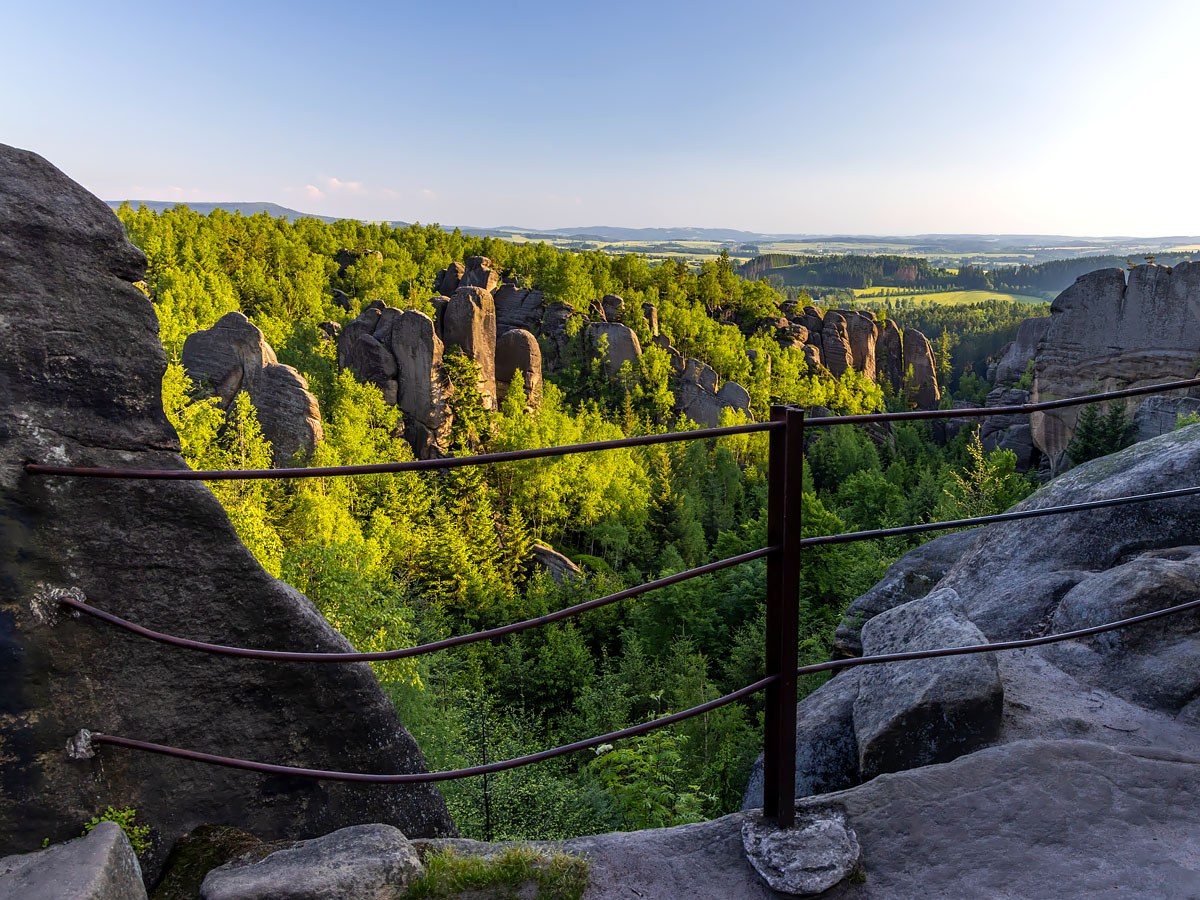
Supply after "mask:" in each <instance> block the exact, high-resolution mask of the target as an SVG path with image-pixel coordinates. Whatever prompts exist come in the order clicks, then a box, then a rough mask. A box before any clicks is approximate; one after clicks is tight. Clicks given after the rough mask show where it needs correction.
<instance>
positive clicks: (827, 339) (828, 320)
mask: <svg viewBox="0 0 1200 900" xmlns="http://www.w3.org/2000/svg"><path fill="white" fill-rule="evenodd" d="M821 361H822V362H823V363H824V364H825V368H827V369H828V370H829V371H830V372H831V373H833V377H834V378H840V377H841V376H842V373H843V372H845V371H846V370H847V369H849V368H850V367H851V366H852V365H853V364H854V353H853V352H852V351H851V349H850V333H849V331H848V330H847V328H846V318H845V316H843V315H842V314H841V313H840V312H836V311H834V310H830V311H829V312H827V313H826V314H825V319H824V323H823V325H822V328H821Z"/></svg>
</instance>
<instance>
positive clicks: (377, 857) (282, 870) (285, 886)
mask: <svg viewBox="0 0 1200 900" xmlns="http://www.w3.org/2000/svg"><path fill="white" fill-rule="evenodd" d="M423 874H425V867H424V866H423V865H422V864H421V860H420V859H419V858H418V857H417V852H416V851H415V850H414V849H413V846H412V844H410V843H409V842H408V839H407V838H405V836H404V833H403V832H401V831H400V830H399V829H396V828H392V827H391V826H390V825H355V826H351V827H349V828H342V829H340V830H338V831H335V832H333V833H332V834H327V835H323V836H322V837H319V838H313V839H312V840H308V841H300V842H299V843H298V844H296V845H295V846H294V847H290V848H288V849H285V850H277V851H276V852H274V853H272V854H270V855H268V856H267V857H265V858H264V859H261V860H257V861H251V860H234V861H231V862H228V863H226V864H225V865H223V866H220V867H219V868H216V869H213V870H212V871H211V872H209V873H208V875H207V877H205V879H204V883H203V884H202V885H201V887H200V898H201V900H277V898H286V900H401V898H403V897H404V896H405V894H406V893H407V889H408V887H409V886H410V885H411V884H412V883H413V882H414V881H416V880H417V879H418V878H420V877H421V876H422V875H423Z"/></svg>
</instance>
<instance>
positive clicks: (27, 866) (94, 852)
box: [0, 822, 146, 900]
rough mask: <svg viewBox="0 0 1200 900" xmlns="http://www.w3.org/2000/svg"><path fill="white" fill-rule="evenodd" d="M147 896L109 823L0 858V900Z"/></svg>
mask: <svg viewBox="0 0 1200 900" xmlns="http://www.w3.org/2000/svg"><path fill="white" fill-rule="evenodd" d="M65 898H70V900H146V888H145V885H143V884H142V869H141V867H140V866H139V865H138V861H137V857H136V856H135V855H134V853H133V848H132V847H131V846H129V840H128V839H127V838H126V837H125V833H124V832H123V831H121V826H120V825H117V824H116V823H114V822H101V823H100V824H99V825H97V826H96V827H95V828H93V829H92V830H91V832H90V833H89V834H88V835H87V837H83V838H77V839H75V840H73V841H68V842H67V843H65V844H55V845H54V846H53V847H49V848H47V849H45V850H41V851H39V852H37V853H25V854H22V855H19V856H6V857H4V858H3V859H0V900H65Z"/></svg>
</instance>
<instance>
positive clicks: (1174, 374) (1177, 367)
mask: <svg viewBox="0 0 1200 900" xmlns="http://www.w3.org/2000/svg"><path fill="white" fill-rule="evenodd" d="M1127 274H1128V282H1126V276H1127ZM1198 353H1200V263H1194V262H1184V263H1180V264H1179V265H1177V266H1175V267H1174V268H1168V267H1166V266H1156V265H1143V266H1135V267H1134V268H1133V269H1132V270H1131V271H1129V272H1128V273H1126V272H1125V271H1124V270H1122V269H1101V270H1100V271H1097V272H1092V273H1090V274H1088V275H1083V276H1081V277H1080V278H1078V279H1076V281H1075V283H1074V284H1073V285H1071V286H1070V287H1069V288H1067V289H1066V290H1065V291H1063V292H1062V293H1061V294H1059V295H1058V297H1057V298H1056V299H1055V301H1054V303H1053V304H1051V307H1050V319H1049V322H1048V323H1047V324H1046V326H1045V333H1044V335H1043V337H1042V340H1041V342H1040V345H1039V350H1038V353H1037V356H1036V357H1035V360H1034V383H1033V399H1034V400H1036V401H1042V400H1055V399H1058V398H1061V397H1074V396H1078V395H1081V394H1088V393H1094V392H1096V391H1111V390H1119V389H1121V388H1125V387H1137V386H1140V385H1145V384H1154V383H1156V382H1162V381H1170V380H1172V379H1184V378H1191V377H1193V376H1194V375H1195V374H1196V369H1197V355H1198ZM1141 402H1142V398H1130V400H1129V402H1128V403H1127V406H1126V410H1127V411H1128V412H1133V411H1134V410H1135V409H1136V408H1137V407H1138V406H1139V405H1140V404H1141ZM1080 409H1081V407H1077V406H1076V407H1067V408H1064V409H1057V410H1049V411H1046V412H1040V413H1034V415H1033V417H1032V419H1031V425H1032V430H1033V440H1034V442H1035V443H1036V444H1037V446H1038V448H1039V449H1040V450H1041V451H1042V452H1043V453H1045V454H1046V455H1047V456H1048V457H1049V458H1050V460H1051V463H1052V465H1054V467H1055V468H1056V469H1057V468H1060V467H1061V465H1062V463H1063V454H1064V452H1065V450H1066V447H1067V444H1069V443H1070V441H1071V436H1072V434H1073V431H1074V427H1075V421H1076V419H1077V417H1078V415H1079V410H1080Z"/></svg>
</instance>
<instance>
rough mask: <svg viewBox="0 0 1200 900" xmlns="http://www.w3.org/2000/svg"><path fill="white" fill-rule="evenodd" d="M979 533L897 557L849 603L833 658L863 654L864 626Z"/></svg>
mask: <svg viewBox="0 0 1200 900" xmlns="http://www.w3.org/2000/svg"><path fill="white" fill-rule="evenodd" d="M978 537H979V532H978V531H956V532H952V533H951V534H944V535H942V536H941V537H936V538H934V539H933V540H932V541H929V542H927V543H924V544H922V545H921V546H920V547H917V548H916V549H915V550H910V551H909V552H908V553H906V554H904V555H903V556H902V557H900V559H898V560H896V562H894V563H893V564H892V566H891V568H889V569H888V570H887V574H885V575H884V576H883V579H882V580H881V581H880V582H879V583H878V584H876V585H875V586H874V587H873V588H871V589H870V590H869V591H867V592H866V593H865V594H863V595H862V596H861V597H859V598H858V599H857V600H855V601H854V602H853V603H851V604H850V606H849V607H847V609H846V615H845V617H844V618H843V619H842V622H841V624H840V625H838V627H837V631H836V632H835V633H834V637H833V656H834V658H835V659H842V658H845V657H848V656H862V639H861V636H860V632H861V631H862V626H863V625H864V624H865V623H866V622H868V621H869V620H870V619H872V618H874V617H875V616H877V615H879V614H880V613H881V612H883V611H884V610H887V609H891V608H892V607H894V606H899V605H901V604H903V603H908V602H909V601H910V600H918V599H920V598H921V597H924V596H925V595H926V594H928V593H929V592H930V591H931V590H933V588H934V586H935V585H936V584H937V583H938V582H939V581H941V580H942V576H943V575H945V574H946V572H948V571H949V570H950V568H951V566H953V565H954V564H955V563H956V562H958V560H959V558H960V557H961V556H962V555H963V553H965V552H966V551H967V550H968V549H969V548H970V547H971V546H972V545H973V544H974V543H975V541H976V539H977V538H978ZM839 677H841V676H839ZM797 796H799V795H797Z"/></svg>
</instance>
